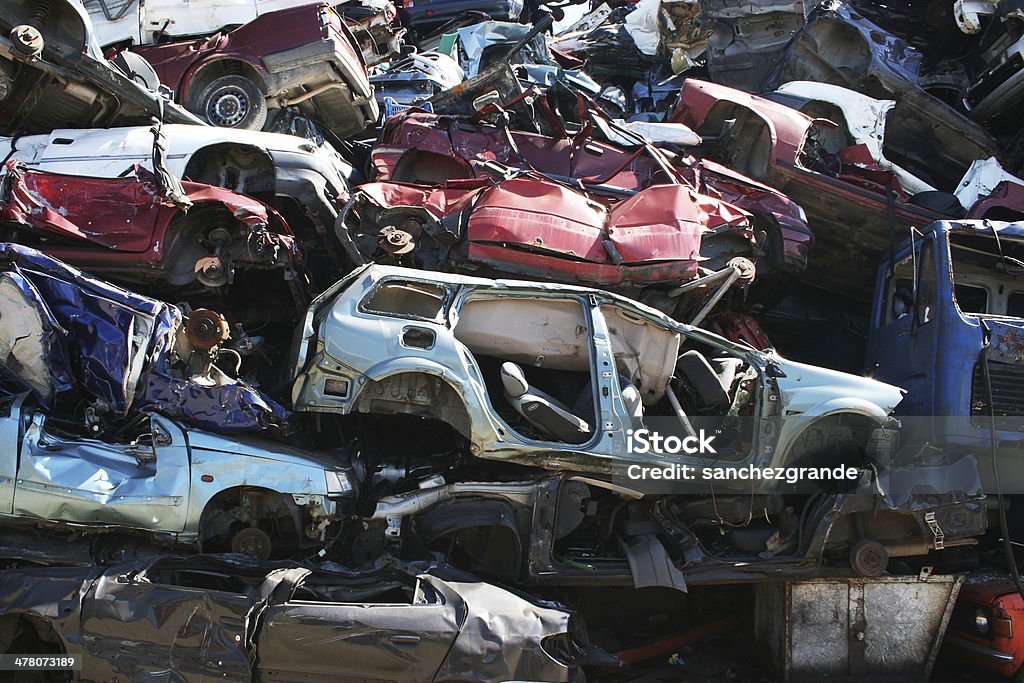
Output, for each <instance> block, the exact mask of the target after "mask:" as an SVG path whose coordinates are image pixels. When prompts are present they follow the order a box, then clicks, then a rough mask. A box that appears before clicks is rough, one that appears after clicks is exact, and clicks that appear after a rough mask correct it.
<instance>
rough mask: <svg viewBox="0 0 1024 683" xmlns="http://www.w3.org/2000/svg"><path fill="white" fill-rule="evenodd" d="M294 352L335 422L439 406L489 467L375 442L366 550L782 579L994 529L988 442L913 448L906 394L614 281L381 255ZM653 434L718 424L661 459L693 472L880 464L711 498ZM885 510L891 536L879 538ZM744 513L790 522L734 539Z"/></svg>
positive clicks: (719, 485)
mask: <svg viewBox="0 0 1024 683" xmlns="http://www.w3.org/2000/svg"><path fill="white" fill-rule="evenodd" d="M291 366H292V368H293V369H294V372H295V383H294V385H293V388H292V405H293V408H294V410H295V411H297V413H298V414H300V415H301V414H312V415H314V416H316V418H317V421H316V424H317V425H319V428H320V429H322V430H325V432H327V433H328V434H330V433H334V432H333V428H332V427H330V424H329V418H330V417H331V415H334V416H336V417H335V419H336V420H343V419H345V417H346V416H359V415H367V416H373V417H376V418H379V417H381V416H387V415H392V416H396V419H398V418H399V417H401V416H415V417H417V418H420V419H422V418H430V420H429V422H431V423H433V422H437V423H441V424H443V425H446V426H447V427H448V428H449V429H450V430H451V433H452V436H451V437H450V442H451V444H452V445H451V447H450V448H451V450H453V451H460V450H461V451H466V452H468V453H469V454H470V455H471V456H472V460H473V461H476V462H477V463H479V464H478V465H474V464H473V463H470V462H466V461H465V460H464V459H463V460H460V459H458V458H457V457H456V458H455V460H454V462H455V464H451V463H452V462H453V461H452V459H451V458H449V459H448V460H446V459H444V458H443V457H441V456H440V455H432V456H431V457H429V459H428V460H425V461H424V462H422V463H420V462H418V461H415V460H410V458H409V457H407V456H408V455H409V450H408V449H404V450H402V451H401V455H397V456H396V454H394V453H392V454H391V455H388V453H387V452H386V450H383V449H374V448H371V445H370V444H364V446H363V453H364V455H363V458H362V459H361V460H360V461H359V462H358V463H354V465H353V466H354V467H356V468H357V469H360V470H361V474H359V475H357V478H358V480H359V481H360V482H362V484H361V485H362V487H363V488H361V490H364V491H368V490H371V489H374V488H376V489H377V490H378V491H381V492H384V493H388V492H390V494H391V495H388V496H381V495H380V494H378V495H377V496H373V497H371V500H377V503H376V505H375V507H374V510H375V512H374V514H373V515H371V516H369V520H370V521H371V522H372V524H370V525H369V526H367V527H366V531H365V536H360V538H359V539H358V540H353V541H352V542H350V543H346V544H343V545H344V547H347V548H351V549H353V550H352V551H351V552H353V553H357V552H365V549H367V548H378V549H380V548H388V547H389V545H388V544H389V543H391V544H393V546H394V545H402V544H404V543H406V542H407V543H408V548H410V549H416V548H423V547H442V546H443V547H450V546H451V544H454V546H455V547H456V548H457V549H458V552H457V553H456V555H453V556H459V557H463V558H468V559H467V562H470V563H471V566H475V567H476V568H477V569H478V570H480V571H485V572H488V573H492V574H496V575H499V576H502V577H504V578H505V579H507V580H518V581H523V580H527V581H531V582H544V581H549V582H552V583H577V582H579V583H587V582H591V583H602V582H611V583H626V584H632V585H636V586H643V585H664V586H671V587H674V588H684V587H685V585H686V581H688V580H689V577H690V576H691V574H692V575H693V576H694V577H695V580H701V581H717V580H723V579H725V578H733V579H735V578H738V577H739V576H741V575H747V576H757V575H761V576H764V575H767V574H770V573H772V572H774V571H776V570H779V571H781V570H782V565H784V566H786V567H789V568H790V569H793V570H794V571H796V570H798V569H799V568H800V567H803V568H805V569H810V568H814V567H818V566H820V563H821V562H822V561H823V558H824V557H826V556H829V557H832V558H833V560H837V561H840V562H845V561H848V560H850V558H851V557H852V558H853V559H852V561H853V563H854V566H855V567H857V568H858V569H857V571H858V572H860V573H863V574H871V573H873V572H881V571H883V570H884V569H885V565H886V564H887V562H888V557H889V556H901V555H904V554H906V555H920V554H925V553H927V552H929V550H931V549H932V548H939V547H954V546H957V545H970V544H973V543H975V542H976V541H975V539H974V536H976V535H977V534H979V533H981V532H982V531H983V530H984V528H985V524H986V518H985V512H984V507H983V505H982V504H981V498H982V497H983V494H982V492H981V486H980V483H979V482H978V466H977V462H976V460H975V459H974V458H973V456H971V455H970V454H952V455H950V456H949V457H948V458H946V459H939V458H935V457H934V455H932V456H931V457H932V460H931V461H928V460H926V459H925V456H922V455H920V454H918V453H902V452H898V449H897V444H896V442H895V440H894V435H895V432H896V427H897V424H896V422H895V421H894V420H893V419H892V418H891V417H890V416H891V413H892V411H893V409H894V408H895V406H896V405H897V404H898V403H899V402H900V401H901V400H902V398H903V392H902V391H901V390H900V389H898V388H896V387H893V386H890V385H886V384H881V383H878V382H876V381H873V380H870V379H867V378H862V377H855V376H852V375H845V374H842V373H838V372H834V371H830V370H825V369H821V368H814V367H810V366H805V365H801V364H798V363H793V362H791V361H786V360H783V359H782V358H780V357H778V356H777V355H775V354H774V353H772V352H771V351H764V352H762V351H754V350H753V349H752V348H750V347H748V346H745V345H740V344H735V343H733V342H730V341H728V340H726V339H723V338H721V337H718V336H717V335H714V334H712V333H710V332H707V331H705V330H701V329H698V328H695V327H692V326H689V325H685V324H683V323H679V322H676V321H674V320H672V319H670V318H668V317H666V316H665V315H663V314H661V313H659V312H657V311H655V310H653V309H651V308H648V307H646V306H643V305H641V304H638V303H635V302H632V301H630V300H628V299H625V298H623V297H620V296H616V295H613V294H607V293H604V292H600V291H598V290H593V289H585V288H579V287H572V286H568V285H549V284H539V283H529V282H521V281H513V280H498V281H492V280H485V279H481V278H470V277H466V276H461V275H451V274H446V273H431V274H429V275H426V274H424V273H422V272H421V271H414V270H408V269H401V268H392V267H383V266H378V265H373V266H366V267H364V268H362V269H360V270H358V271H356V272H354V273H353V274H351V275H350V276H349V277H348V278H347V279H345V280H343V281H341V282H340V283H339V284H338V285H337V286H336V287H335V288H334V289H333V290H331V291H329V292H326V293H325V294H324V295H322V297H321V298H320V299H319V300H317V301H316V302H314V304H313V306H312V307H311V308H310V311H309V312H308V313H307V316H306V321H305V324H304V326H303V328H302V332H301V338H300V340H299V342H298V344H297V346H296V349H295V352H294V357H293V360H292V363H291ZM374 424H375V425H376V428H377V429H381V430H386V429H388V427H386V426H385V425H386V423H384V422H379V421H378V422H374ZM769 425H770V426H769ZM410 428H414V427H410V426H408V425H407V426H406V429H407V430H408V429H410ZM641 429H650V430H655V431H665V432H667V431H670V430H672V429H675V430H677V431H676V432H673V433H679V434H681V435H686V434H689V435H691V436H692V435H696V434H698V433H699V434H704V433H705V432H704V431H698V430H707V433H708V434H711V433H714V434H716V435H717V436H715V439H716V440H717V441H716V444H717V445H716V446H715V455H705V456H702V455H699V454H692V455H688V454H685V453H681V452H679V453H674V454H673V455H671V456H667V455H666V456H661V457H662V458H671V462H672V463H675V464H676V465H677V466H678V465H683V464H685V465H687V466H691V467H694V468H696V470H703V469H704V468H711V469H712V470H713V469H714V467H716V466H721V465H722V464H724V463H728V464H729V465H731V466H735V467H739V468H747V467H754V466H757V467H762V466H771V467H785V466H792V465H801V466H807V465H812V464H815V463H826V462H827V463H831V464H832V465H833V466H835V465H836V464H838V463H844V464H847V465H849V466H851V467H853V468H855V469H856V470H857V472H860V473H862V474H863V477H864V478H863V479H861V478H859V477H860V475H858V478H857V480H856V482H854V481H852V480H851V481H850V482H848V484H849V485H850V488H849V489H848V490H838V491H835V490H829V491H818V492H817V494H816V495H815V493H814V492H808V491H804V492H803V493H798V494H796V495H794V496H793V497H789V496H787V495H785V494H781V492H780V491H779V490H778V489H777V488H775V486H776V484H773V483H772V482H767V481H760V482H758V481H742V482H738V481H735V480H732V481H728V480H722V481H715V482H714V493H713V494H712V497H711V498H708V497H707V495H708V494H707V491H706V489H705V490H700V489H699V488H697V489H692V490H691V489H688V488H686V483H685V482H682V481H676V482H670V483H669V484H666V486H668V487H669V488H667V489H666V488H660V489H658V488H656V489H652V488H651V487H650V482H646V483H645V482H643V481H638V480H636V478H635V477H633V476H632V475H631V474H630V473H631V472H635V471H639V468H643V467H651V466H655V465H657V463H659V462H664V461H663V460H659V457H658V456H657V455H654V454H651V453H650V452H648V451H644V450H642V449H639V450H638V449H635V448H633V447H632V446H631V444H632V443H633V442H632V441H631V439H633V435H634V434H636V433H637V431H638V430H641ZM403 433H404V434H408V433H409V432H408V431H405V432H403ZM407 438H408V437H407ZM434 443H435V448H438V449H439V448H440V445H439V444H440V443H442V442H441V440H440V439H439V438H438V439H437V440H436V441H435V442H434ZM400 450H401V449H400ZM396 458H397V459H396ZM929 462H930V464H929ZM446 463H447V465H446ZM460 463H461V464H460ZM499 465H500V467H499ZM515 466H518V467H515ZM915 466H917V467H918V468H919V469H920V472H919V474H920V476H921V479H920V480H915V479H914V477H915V472H918V469H915ZM481 468H484V470H483V471H485V472H488V473H489V477H490V478H479V477H480V474H476V472H480V471H481ZM631 468H637V469H636V470H634V469H631ZM879 471H881V472H882V474H880V475H878V474H877V472H879ZM517 472H518V473H519V475H518V476H516V473H517ZM485 476H486V475H485ZM876 476H877V477H879V478H877V479H876V478H875V477H876ZM918 484H920V485H921V486H922V487H924V488H921V489H915V486H917V485H918ZM698 486H699V482H698ZM926 489H927V490H929V491H934V492H935V496H934V497H931V498H929V497H927V496H925V497H923V498H922V497H919V496H922V495H923V493H922V491H924V490H926ZM687 493H689V495H686V494H687ZM675 494H683V495H679V496H677V495H675ZM699 494H703V495H699ZM752 495H753V496H755V498H756V500H753V501H752V500H751V499H750V496H752ZM729 496H736V498H729V500H730V501H732V502H731V503H730V505H732V503H735V505H736V507H735V508H731V507H730V508H728V509H729V510H731V512H729V513H724V512H721V511H722V510H724V509H726V508H724V507H723V505H724V501H725V500H726V498H728V497H729ZM762 496H763V497H762ZM716 497H717V503H716V502H715V500H716ZM470 501H476V503H471V502H470ZM929 501H930V502H929ZM716 504H717V505H718V506H719V508H718V509H719V510H720V512H719V513H714V512H713V509H714V508H713V506H714V505H716ZM748 504H749V505H750V506H753V507H748ZM883 508H887V509H888V511H887V512H886V513H885V514H883V513H882V512H881V510H882V509H883ZM556 510H560V512H557V513H556ZM867 510H871V512H870V513H869V514H868V517H869V518H870V521H866V523H867V524H869V527H870V528H871V529H872V531H870V532H868V533H866V532H865V527H863V526H861V527H860V531H857V529H858V526H857V524H860V522H858V523H856V524H855V523H854V521H855V518H856V517H857V516H858V515H860V514H861V513H862V512H864V511H867ZM890 513H891V514H890ZM929 513H931V517H929V516H928V515H929ZM563 515H564V516H563ZM691 515H692V516H691ZM723 515H725V516H723ZM733 515H735V516H733ZM845 515H848V517H847V518H846V521H845V522H843V525H840V524H838V522H837V520H838V519H839V518H841V517H843V516H845ZM876 515H877V516H876ZM932 517H936V518H939V519H940V521H939V522H937V524H938V527H935V526H933V525H930V523H928V522H927V519H931V518H932ZM926 518H927V519H926ZM744 519H747V520H748V522H749V521H750V520H752V519H766V520H768V521H766V523H765V524H763V525H762V524H761V523H760V522H758V523H757V524H754V525H753V527H751V528H750V529H749V530H747V531H736V532H735V537H734V535H733V534H732V533H730V534H727V536H728V538H727V539H725V542H724V544H723V538H722V533H721V531H722V529H724V528H727V527H730V526H731V525H732V524H740V525H741V526H745V525H744V524H743V520H744ZM712 520H718V521H712ZM798 522H799V523H798ZM876 523H877V524H878V526H877V527H875V526H873V525H874V524H876ZM691 524H692V526H690V525H691ZM417 525H419V526H417ZM620 525H621V526H620ZM819 525H820V526H819ZM844 525H845V526H844ZM755 529H757V530H756V531H755ZM577 530H578V531H579V534H575V533H574V532H576V531H577ZM705 532H706V533H707V535H706V536H704V535H703V534H705ZM933 532H934V533H933ZM748 534H749V535H748ZM858 534H860V535H861V537H858ZM560 539H564V543H559V540H560ZM826 541H827V542H828V543H826ZM435 542H436V543H437V544H439V545H438V546H432V545H431V544H433V543H435ZM829 543H831V544H833V545H830V546H829V545H828V544H829ZM702 544H703V545H702ZM393 546H391V547H393ZM826 546H828V548H827V552H826ZM759 553H760V558H761V559H762V560H764V561H765V564H763V565H762V564H760V563H759V562H758V561H756V560H752V557H758V556H759ZM371 557H372V553H371ZM355 559H357V558H353V561H355ZM361 559H362V560H363V561H366V560H367V559H368V558H366V557H363V558H361ZM604 559H607V560H608V562H607V566H605V564H604ZM776 560H777V561H778V562H779V563H781V564H780V566H776V565H775V564H774V563H775V561H776ZM705 572H706V573H705ZM684 573H685V576H686V578H684Z"/></svg>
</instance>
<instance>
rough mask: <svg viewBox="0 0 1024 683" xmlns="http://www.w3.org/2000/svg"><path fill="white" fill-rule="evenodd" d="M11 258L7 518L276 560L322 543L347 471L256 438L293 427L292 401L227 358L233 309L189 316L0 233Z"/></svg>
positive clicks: (3, 301) (3, 347) (5, 358)
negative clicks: (284, 402) (9, 241)
mask: <svg viewBox="0 0 1024 683" xmlns="http://www.w3.org/2000/svg"><path fill="white" fill-rule="evenodd" d="M0 260H2V263H3V272H2V274H0V315H2V317H3V319H4V321H5V324H4V326H3V330H2V339H0V366H2V367H3V369H4V376H5V380H4V387H5V392H4V394H5V398H4V400H3V405H4V407H3V413H4V416H3V419H2V425H3V426H2V433H3V435H4V436H3V438H4V439H6V445H5V447H4V448H3V452H4V454H5V455H4V458H3V463H2V465H0V467H2V469H3V471H4V475H3V482H4V485H3V486H4V491H3V492H2V494H0V499H2V500H4V501H6V502H5V504H4V505H5V509H4V510H3V511H2V516H3V524H4V526H7V527H12V528H18V529H32V528H36V527H43V528H45V529H54V530H66V531H74V532H77V533H80V534H86V535H88V534H89V533H90V532H91V533H100V534H104V533H111V532H118V531H123V532H132V531H136V532H148V533H149V534H151V535H152V536H153V537H154V538H155V539H156V540H157V541H158V542H162V543H171V544H176V543H182V544H194V543H196V542H199V543H207V544H211V543H212V544H217V543H225V544H227V545H228V547H231V548H232V549H234V550H235V551H236V552H246V553H249V554H253V555H259V556H263V557H266V556H269V553H270V552H271V551H272V550H273V549H274V548H275V547H276V548H278V549H283V548H285V547H287V546H289V545H290V547H292V549H296V550H297V549H298V548H303V547H307V548H308V547H310V546H314V547H315V546H316V545H317V544H319V545H320V546H322V545H323V543H324V541H325V539H326V532H327V528H328V526H329V525H330V524H331V523H332V522H333V521H335V519H336V515H337V514H338V513H339V510H338V509H337V505H339V504H340V503H341V502H343V500H342V499H344V498H346V497H351V494H352V491H353V489H352V485H351V483H350V479H349V476H348V475H347V474H346V470H345V468H344V467H343V466H341V465H337V464H334V463H333V462H332V460H331V459H330V458H329V457H328V455H326V454H314V453H310V452H303V451H299V450H298V449H294V448H289V447H288V446H284V445H280V444H277V443H274V442H270V441H266V440H263V441H260V440H259V439H255V438H250V435H253V434H256V433H263V434H265V435H268V436H269V435H273V434H280V435H283V434H286V433H287V430H288V413H287V411H285V410H284V409H283V408H282V407H281V406H280V405H278V404H276V403H274V402H273V401H272V400H271V399H269V398H268V397H267V396H266V395H264V394H262V393H261V392H260V391H259V390H257V389H255V388H254V387H252V386H250V385H249V384H247V383H246V382H243V381H241V380H238V379H235V378H233V377H231V376H230V375H228V374H227V373H225V372H224V371H222V370H221V369H220V368H218V367H217V365H216V363H217V362H221V364H223V363H224V361H225V360H228V361H230V360H232V359H235V360H240V356H239V355H238V353H237V352H236V351H232V350H231V349H230V346H229V345H228V344H227V340H228V337H229V331H228V326H227V323H226V321H225V320H224V319H223V318H222V317H221V316H220V315H218V314H216V313H214V312H212V311H208V310H202V309H200V310H193V311H191V312H190V313H189V315H188V316H187V317H186V316H185V315H183V314H182V312H181V311H180V310H179V309H178V308H176V307H172V306H169V305H167V304H164V303H162V302H159V301H156V300H153V299H147V298H145V297H141V296H138V295H136V294H131V293H129V292H127V291H125V290H122V289H119V288H117V287H113V286H111V285H108V284H106V283H104V282H102V281H99V280H96V279H95V278H91V277H89V276H87V275H85V274H84V273H82V272H81V271H78V270H76V269H74V268H72V267H70V266H67V265H65V264H63V263H61V262H59V261H55V260H53V259H51V258H49V257H47V256H45V255H43V254H40V253H39V252H36V251H34V250H32V249H28V248H26V247H21V246H17V245H0ZM236 370H237V368H236ZM243 433H244V434H245V435H243Z"/></svg>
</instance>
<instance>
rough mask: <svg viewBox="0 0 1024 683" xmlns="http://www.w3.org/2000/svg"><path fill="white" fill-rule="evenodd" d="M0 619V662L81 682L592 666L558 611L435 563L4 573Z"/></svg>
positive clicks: (546, 672) (168, 559)
mask: <svg viewBox="0 0 1024 683" xmlns="http://www.w3.org/2000/svg"><path fill="white" fill-rule="evenodd" d="M57 604H60V605H63V609H61V610H59V612H57V611H54V610H55V606H56V605H57ZM0 612H2V613H3V616H0V652H5V653H13V652H14V651H15V650H16V649H17V648H19V647H21V648H28V649H31V651H32V652H34V653H40V654H51V655H52V654H76V655H81V657H82V668H81V670H80V671H78V672H76V673H77V677H79V678H81V679H82V680H90V681H109V680H114V679H120V678H124V679H126V680H139V679H140V678H145V677H148V676H150V675H151V674H152V672H153V670H154V669H158V668H166V667H171V668H172V670H173V671H174V673H175V676H176V677H177V679H178V680H182V681H204V680H209V679H210V678H211V677H216V678H227V679H229V680H232V681H251V680H259V681H288V680H303V681H322V682H323V683H328V682H333V681H337V680H339V677H345V678H351V679H371V678H379V677H380V676H381V675H386V676H387V677H388V680H392V681H396V682H403V683H404V682H408V683H413V682H417V683H418V682H420V681H438V682H440V681H495V682H497V681H509V680H520V681H553V682H555V683H558V682H569V681H576V680H581V678H582V671H581V670H580V668H579V667H580V663H586V662H587V661H588V660H590V658H591V657H593V656H601V655H598V654H597V653H595V651H594V648H592V646H589V645H588V644H587V640H586V633H585V631H584V630H583V627H582V624H580V623H579V620H578V618H577V617H575V616H574V615H572V614H571V613H570V612H568V611H566V610H565V609H563V608H561V607H559V606H558V605H555V604H552V603H543V604H542V603H540V602H539V601H536V600H530V599H528V598H526V597H525V596H522V595H521V594H518V593H513V592H511V591H509V590H505V589H502V588H499V587H497V586H492V585H489V584H487V583H484V582H482V581H480V580H479V579H476V578H475V577H472V576H469V575H467V574H465V573H464V572H460V571H457V570H454V569H450V568H446V567H443V566H424V565H411V566H406V565H401V564H398V563H394V564H391V565H388V566H386V567H383V568H381V569H377V570H374V571H367V572H361V573H357V572H351V571H347V570H345V569H343V568H341V567H337V566H332V565H330V564H324V565H321V566H313V567H309V568H307V567H303V566H298V565H289V564H271V563H257V562H252V561H244V558H238V557H237V556H234V557H232V556H228V557H218V556H200V557H187V558H182V557H174V556H165V557H161V558H157V559H155V560H154V559H152V558H150V559H147V560H143V561H135V562H128V563H121V564H115V565H113V566H110V567H107V568H98V567H90V568H77V567H76V568H56V567H52V568H39V567H35V568H31V569H9V570H7V571H3V572H0ZM154 614H159V615H160V618H159V620H158V621H154V617H153V615H154ZM18 652H20V650H18ZM598 652H599V651H598ZM602 654H603V653H602ZM603 657H604V659H605V660H606V661H608V660H611V661H614V660H613V659H612V658H609V657H607V655H603Z"/></svg>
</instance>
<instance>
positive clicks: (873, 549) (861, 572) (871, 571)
mask: <svg viewBox="0 0 1024 683" xmlns="http://www.w3.org/2000/svg"><path fill="white" fill-rule="evenodd" d="M850 566H851V567H853V571H855V572H856V573H857V576H866V577H872V576H881V575H882V574H883V573H884V572H885V569H886V567H888V566H889V553H888V551H887V550H886V549H885V546H884V545H882V544H881V543H879V542H878V541H872V540H870V539H864V540H862V541H858V542H857V543H856V544H855V545H854V546H853V548H851V549H850Z"/></svg>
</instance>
